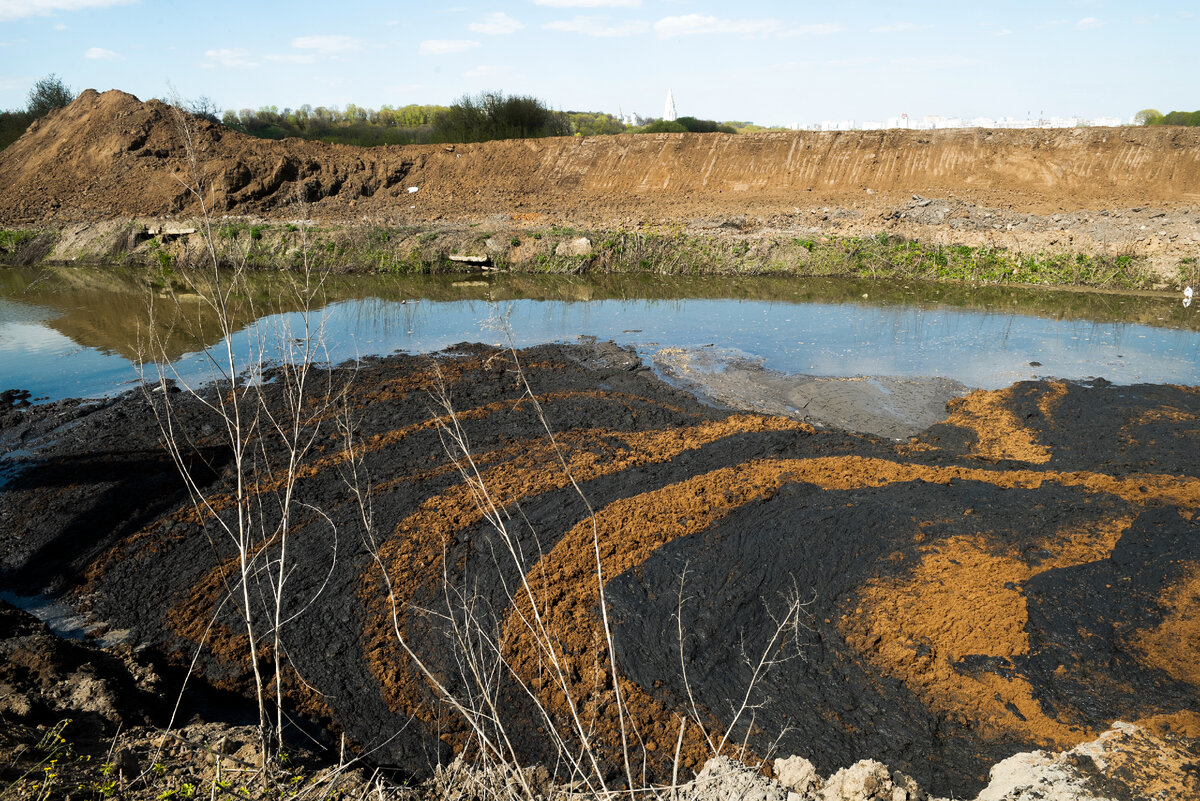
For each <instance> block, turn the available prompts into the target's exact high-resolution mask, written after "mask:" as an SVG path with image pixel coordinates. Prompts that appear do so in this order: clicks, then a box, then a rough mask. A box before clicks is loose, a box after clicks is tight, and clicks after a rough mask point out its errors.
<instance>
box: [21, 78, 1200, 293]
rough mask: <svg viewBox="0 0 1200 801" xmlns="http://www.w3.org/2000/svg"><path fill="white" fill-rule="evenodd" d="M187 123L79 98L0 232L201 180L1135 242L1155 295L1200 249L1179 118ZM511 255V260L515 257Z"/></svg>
mask: <svg viewBox="0 0 1200 801" xmlns="http://www.w3.org/2000/svg"><path fill="white" fill-rule="evenodd" d="M188 124H189V125H190V126H191V130H192V133H191V135H192V142H193V147H192V154H193V155H194V156H195V157H196V161H195V162H192V161H191V159H190V158H189V153H188V149H187V147H185V144H184V138H183V137H182V136H181V133H180V130H181V129H180V125H179V118H178V117H177V115H175V113H174V112H173V111H172V110H171V109H170V108H168V107H167V106H164V105H163V104H162V103H159V102H157V101H153V100H152V101H149V102H146V103H142V102H140V101H138V99H137V98H135V97H133V96H132V95H128V94H125V93H123V92H118V91H115V90H114V91H109V92H105V93H103V94H100V93H97V92H95V91H92V90H88V91H85V92H83V93H82V94H81V95H80V96H79V98H78V99H77V100H76V101H75V102H74V103H72V104H71V105H70V106H68V107H66V108H64V109H61V110H58V111H56V112H54V113H52V114H51V115H49V116H48V117H46V118H44V119H42V120H39V121H38V122H36V123H34V124H33V126H31V128H30V129H29V131H28V132H27V133H26V134H25V135H24V136H23V137H22V138H21V139H19V140H18V141H17V142H15V143H14V144H13V145H11V146H10V147H8V148H7V149H5V151H4V152H3V153H2V154H0V187H2V189H0V224H3V225H5V226H10V227H11V226H25V227H28V226H35V227H47V228H54V229H60V230H64V231H66V230H70V231H73V233H72V234H71V235H72V236H76V235H82V234H83V229H84V228H87V227H88V226H94V225H98V224H101V223H103V222H105V221H113V220H119V221H122V223H125V222H128V221H129V220H130V219H131V218H143V219H144V218H147V217H149V218H151V220H153V221H154V222H153V223H152V224H151V225H150V227H152V228H154V229H155V231H160V230H161V231H164V232H165V231H169V230H181V225H180V224H179V223H178V222H177V221H179V220H180V219H188V218H194V217H195V216H196V215H197V214H198V211H199V210H198V208H197V206H196V205H195V200H194V197H193V196H192V195H191V194H190V193H189V191H188V189H187V187H186V186H185V183H184V182H187V183H195V182H196V181H198V180H199V181H202V182H203V183H204V185H205V188H206V197H207V198H208V199H209V200H210V202H211V205H210V206H209V209H210V210H211V211H212V212H213V213H215V214H216V215H234V216H241V217H246V216H252V217H258V218H264V219H273V220H297V219H316V220H318V221H320V222H321V223H322V224H338V223H340V224H353V225H364V226H366V227H368V228H369V227H370V226H378V225H387V226H405V225H443V224H450V223H460V224H472V225H478V224H481V223H487V224H488V225H489V226H490V227H489V228H486V229H483V230H487V231H489V232H494V233H495V236H494V237H492V240H494V241H495V242H503V241H508V240H509V239H510V237H511V236H512V235H518V234H520V233H521V232H522V231H524V230H525V229H528V228H533V229H535V230H548V229H551V228H554V227H555V226H559V227H561V226H568V227H571V226H577V227H583V228H586V229H595V230H599V231H609V232H630V231H638V230H648V229H649V228H661V227H665V228H666V230H669V231H672V232H678V231H679V230H680V229H683V228H686V229H687V230H688V231H690V232H691V233H693V234H703V235H706V236H717V237H729V238H734V239H739V240H742V239H745V240H748V241H750V242H751V244H750V245H749V247H751V248H754V247H757V245H756V244H754V242H755V241H756V240H763V239H766V238H769V237H772V236H779V237H785V238H786V237H812V236H821V235H831V236H863V235H866V236H869V235H874V234H877V233H879V232H881V231H887V232H890V233H893V234H896V235H898V236H902V237H907V238H910V239H918V240H922V241H927V242H937V243H945V244H951V243H956V244H965V245H972V246H987V247H1003V248H1007V249H1010V250H1012V251H1013V252H1015V253H1037V252H1042V251H1048V250H1057V251H1070V252H1081V253H1091V254H1106V255H1120V254H1129V253H1135V254H1139V255H1144V256H1148V257H1150V259H1151V260H1152V261H1153V262H1154V263H1155V264H1156V265H1158V266H1160V267H1162V268H1163V270H1164V272H1163V273H1162V278H1163V282H1162V283H1163V286H1164V288H1165V287H1166V286H1167V285H1174V283H1175V282H1176V281H1177V280H1179V277H1178V275H1176V273H1175V268H1176V267H1177V266H1178V263H1179V260H1180V259H1181V258H1184V257H1189V256H1192V255H1194V252H1193V251H1194V248H1195V246H1196V245H1197V244H1198V243H1200V216H1198V214H1197V209H1198V208H1200V193H1198V192H1197V191H1196V187H1197V186H1198V185H1200V156H1198V155H1197V154H1198V153H1200V139H1198V137H1200V134H1197V133H1196V131H1195V130H1194V129H1187V128H1168V127H1163V128H1095V129H1076V130H1054V131H1050V130H998V131H990V130H962V131H932V132H929V131H856V132H844V133H813V132H790V133H763V134H748V135H739V136H734V135H724V134H658V135H621V136H609V137H570V138H555V139H542V140H528V141H507V142H490V143H484V144H459V145H444V146H443V145H437V146H411V147H379V148H355V147H349V146H339V145H325V144H322V143H319V142H306V141H300V140H295V139H291V140H285V141H282V142H273V141H265V140H260V139H254V138H251V137H248V136H244V135H241V134H237V133H236V132H233V131H230V130H228V129H225V128H223V127H221V126H218V125H215V124H211V123H208V122H205V121H203V120H199V119H194V118H192V119H189V121H188ZM180 179H182V181H181V180H180ZM411 187H416V188H417V191H416V192H415V193H413V192H410V191H409V189H410V188H411ZM72 224H81V225H82V228H80V227H79V226H78V225H76V226H75V227H73V228H72V227H71V226H72ZM186 227H187V226H182V228H186ZM476 233H477V232H476ZM149 235H150V234H149V233H145V232H143V228H142V227H140V226H138V227H136V228H130V227H129V226H128V225H118V226H115V227H112V228H111V229H105V232H104V234H103V237H104V238H106V239H107V240H110V241H109V242H108V250H109V251H111V252H112V253H113V254H115V255H117V256H119V254H123V253H125V252H127V251H128V250H129V249H130V247H132V246H133V245H135V244H136V242H137V240H138V237H139V236H141V237H143V238H145V237H148V236H149ZM163 236H164V238H167V237H170V236H176V237H178V236H185V235H183V234H178V233H176V234H163ZM492 240H489V241H492ZM470 241H471V238H470V237H464V244H466V243H469V242H470ZM52 244H53V243H52V242H50V241H49V240H45V239H44V238H39V239H38V240H36V242H35V243H34V245H31V246H30V247H31V248H33V250H36V251H37V252H36V253H35V252H33V250H31V252H30V253H28V254H25V255H21V254H17V258H18V260H20V259H36V258H40V256H42V255H45V253H46V252H48V249H49V247H50V245H52ZM479 245H480V243H479V242H476V243H475V246H476V249H478V247H479ZM35 246H36V247H35ZM489 247H490V246H489ZM522 247H526V248H533V249H534V250H536V249H537V248H536V243H525V244H523V245H522ZM588 247H590V245H588ZM502 249H503V248H502ZM520 251H521V248H517V249H516V250H515V251H514V252H511V253H508V254H507V258H508V260H509V261H512V262H520V261H525V260H526V257H529V256H530V255H531V254H525V256H523V255H522V253H521V252H520ZM39 254H40V255H39Z"/></svg>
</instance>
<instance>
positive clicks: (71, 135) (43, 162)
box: [0, 89, 410, 223]
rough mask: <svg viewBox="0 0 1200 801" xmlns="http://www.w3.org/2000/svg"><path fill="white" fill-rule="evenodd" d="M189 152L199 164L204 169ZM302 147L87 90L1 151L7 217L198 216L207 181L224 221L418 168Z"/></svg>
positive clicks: (372, 154) (359, 191)
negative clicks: (200, 189)
mask: <svg viewBox="0 0 1200 801" xmlns="http://www.w3.org/2000/svg"><path fill="white" fill-rule="evenodd" d="M189 154H194V156H195V159H196V161H195V164H196V168H195V171H194V170H193V166H192V164H193V163H192V161H191V160H190V158H189ZM396 155H397V154H396V153H395V152H394V151H393V152H390V153H385V152H383V151H372V150H368V149H359V148H346V147H340V146H336V145H323V144H321V143H309V142H304V141H302V140H295V139H293V140H288V141H287V142H268V141H263V140H260V139H255V138H253V137H249V136H245V135H242V134H239V133H237V132H234V131H230V130H229V129H227V128H224V127H223V126H220V125H217V124H214V123H210V122H207V121H205V120H203V119H200V118H197V117H192V116H190V115H182V114H180V113H178V112H177V111H176V110H175V109H173V108H171V107H170V106H167V105H164V104H163V103H160V102H159V101H157V100H151V101H149V102H146V103H142V102H140V101H139V100H138V99H137V98H136V97H134V96H133V95H129V94H126V93H124V92H118V91H115V90H114V91H109V92H105V93H103V94H99V93H97V92H95V91H94V90H90V89H89V90H87V91H85V92H83V93H82V94H81V95H80V96H79V97H78V98H77V99H76V100H75V102H73V103H71V105H69V106H67V107H66V108H63V109H59V110H58V111H55V112H53V113H52V114H50V115H49V116H47V117H45V118H43V119H41V120H38V121H36V122H35V123H34V124H33V125H32V126H30V128H29V130H28V131H27V132H26V134H25V135H24V136H23V137H21V139H19V140H18V141H17V142H15V143H14V144H13V145H11V146H10V147H9V148H7V149H6V150H4V151H3V152H2V154H0V184H2V185H4V186H5V187H7V188H6V190H5V191H4V192H3V194H0V218H2V219H4V220H6V221H8V222H15V223H23V222H34V221H45V220H56V219H58V220H86V219H105V218H111V217H129V216H138V215H155V216H163V215H172V214H188V215H194V214H198V213H199V212H200V206H199V203H198V199H197V198H196V197H195V195H194V194H193V192H192V191H191V190H190V188H189V187H190V186H194V185H195V184H196V183H197V181H196V177H197V176H199V177H200V178H201V179H202V181H203V185H204V186H205V188H206V190H209V192H210V194H208V195H207V196H206V197H205V201H206V202H207V203H209V210H210V211H212V212H215V213H222V212H235V213H239V214H246V213H255V212H260V213H261V212H268V211H270V210H272V209H274V208H277V207H279V206H282V205H291V204H294V203H296V202H297V201H298V200H303V201H304V202H307V203H315V202H318V201H321V200H323V199H325V198H330V197H336V196H338V195H339V194H341V193H343V192H344V193H345V194H346V195H347V196H348V197H349V198H350V199H351V200H353V199H354V198H360V197H369V196H370V195H372V194H374V193H375V192H376V191H377V190H379V189H380V188H387V187H390V186H394V185H395V184H396V183H398V182H399V181H401V180H402V179H403V177H404V172H405V171H406V170H407V168H408V167H407V165H408V164H410V161H409V160H407V159H405V158H403V157H400V158H396V157H395V156H396Z"/></svg>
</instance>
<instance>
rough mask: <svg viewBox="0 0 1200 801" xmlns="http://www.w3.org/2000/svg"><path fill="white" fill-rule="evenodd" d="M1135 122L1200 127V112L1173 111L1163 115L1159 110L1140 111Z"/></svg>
mask: <svg viewBox="0 0 1200 801" xmlns="http://www.w3.org/2000/svg"><path fill="white" fill-rule="evenodd" d="M1134 121H1135V122H1137V123H1139V124H1141V125H1192V126H1200V111H1171V112H1168V113H1166V114H1163V113H1162V112H1160V111H1159V110H1158V109H1153V108H1148V109H1143V110H1142V111H1139V112H1138V113H1137V115H1136V116H1134Z"/></svg>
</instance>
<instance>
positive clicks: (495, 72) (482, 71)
mask: <svg viewBox="0 0 1200 801" xmlns="http://www.w3.org/2000/svg"><path fill="white" fill-rule="evenodd" d="M512 74H513V68H512V67H506V66H497V65H494V64H480V65H479V66H478V67H476V68H475V69H472V70H467V71H466V72H464V73H463V77H464V78H476V79H477V78H499V77H503V78H506V77H509V76H511V75H512Z"/></svg>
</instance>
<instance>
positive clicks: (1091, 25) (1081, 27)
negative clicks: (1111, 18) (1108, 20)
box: [1075, 17, 1104, 31]
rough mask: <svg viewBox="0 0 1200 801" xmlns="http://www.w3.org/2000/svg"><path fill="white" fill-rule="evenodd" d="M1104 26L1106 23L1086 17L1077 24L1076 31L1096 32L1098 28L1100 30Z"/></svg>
mask: <svg viewBox="0 0 1200 801" xmlns="http://www.w3.org/2000/svg"><path fill="white" fill-rule="evenodd" d="M1102 25H1104V23H1103V22H1101V21H1100V20H1098V19H1096V18H1095V17H1084V18H1083V19H1081V20H1079V22H1076V23H1075V30H1077V31H1094V30H1095V29H1096V28H1099V27H1101V26H1102Z"/></svg>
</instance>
